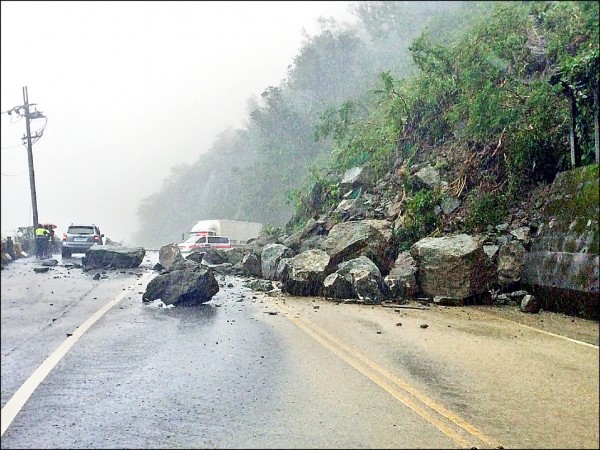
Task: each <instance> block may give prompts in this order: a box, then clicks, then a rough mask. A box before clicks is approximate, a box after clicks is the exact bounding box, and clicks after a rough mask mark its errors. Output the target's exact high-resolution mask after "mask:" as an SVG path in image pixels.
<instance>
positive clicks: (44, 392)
mask: <svg viewBox="0 0 600 450" xmlns="http://www.w3.org/2000/svg"><path fill="white" fill-rule="evenodd" d="M55 258H56V259H57V260H58V261H59V264H58V265H57V266H56V267H53V268H51V269H50V270H49V271H48V272H46V273H35V272H34V271H33V267H34V266H38V265H39V263H37V262H36V261H35V260H34V259H32V258H28V259H22V260H18V261H16V262H14V263H12V264H11V265H9V266H8V268H7V269H5V270H3V271H2V274H1V276H2V283H1V288H2V311H1V312H2V327H1V331H2V339H1V350H2V366H1V370H2V373H1V375H2V376H1V391H2V392H1V400H2V438H1V447H2V448H472V447H477V448H496V447H504V448H598V445H599V444H598V439H599V437H598V436H599V434H598V417H599V415H598V323H597V322H590V321H584V320H580V319H573V318H569V317H565V316H560V315H554V314H549V313H542V314H540V315H525V314H523V313H519V312H518V311H515V310H514V309H512V310H497V309H494V310H491V309H489V308H488V309H485V308H475V307H468V308H445V307H431V308H425V309H417V308H419V306H418V305H408V306H411V307H410V308H406V307H403V308H400V307H387V308H386V307H382V306H365V305H352V304H337V303H334V302H330V301H325V300H324V299H322V298H302V297H289V296H280V295H276V296H268V295H266V294H264V293H260V292H255V291H251V290H250V289H249V288H247V287H245V286H244V280H242V279H239V278H235V277H230V276H227V277H223V276H220V275H218V276H217V279H218V280H219V283H220V291H219V293H218V294H217V295H215V297H214V298H213V299H212V300H211V301H210V302H208V303H206V304H204V305H200V306H197V307H172V308H167V307H161V306H160V303H159V302H155V303H153V304H149V305H148V304H143V303H142V301H141V297H142V293H143V292H144V290H145V285H146V284H147V282H148V281H149V280H150V279H151V277H152V276H154V275H155V273H154V272H153V271H152V269H151V268H152V266H153V265H154V263H155V262H156V260H157V254H156V252H148V254H147V257H146V258H145V260H144V262H143V263H142V265H141V266H140V268H137V269H127V270H121V271H120V270H116V271H115V270H110V271H105V272H103V271H97V270H92V271H88V272H84V271H83V270H82V269H81V268H77V267H72V268H69V267H68V266H67V265H65V264H66V263H72V262H79V260H80V258H79V259H78V258H73V259H69V260H65V262H64V263H63V262H62V261H61V258H60V256H55ZM97 273H99V274H100V279H98V280H94V279H93V277H94V275H96V274H97Z"/></svg>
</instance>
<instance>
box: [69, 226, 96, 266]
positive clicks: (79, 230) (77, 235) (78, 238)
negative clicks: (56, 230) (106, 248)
mask: <svg viewBox="0 0 600 450" xmlns="http://www.w3.org/2000/svg"><path fill="white" fill-rule="evenodd" d="M103 237H104V235H103V234H102V233H100V228H98V227H97V226H96V225H94V224H91V225H73V224H71V225H70V226H69V228H68V229H67V232H66V233H63V239H62V256H63V258H69V257H71V254H73V253H85V251H86V250H88V249H89V248H91V247H92V246H94V245H102V238H103Z"/></svg>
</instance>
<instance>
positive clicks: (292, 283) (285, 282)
mask: <svg viewBox="0 0 600 450" xmlns="http://www.w3.org/2000/svg"><path fill="white" fill-rule="evenodd" d="M330 260H331V258H330V257H329V255H328V254H327V253H326V252H325V251H323V250H319V249H313V250H307V251H305V252H302V253H299V254H297V255H296V256H294V257H293V258H289V259H285V264H284V266H283V267H284V268H283V273H282V280H281V281H282V287H281V290H282V291H283V292H287V293H288V294H292V295H302V296H303V295H322V292H323V281H324V280H325V277H326V276H327V275H329V273H328V272H327V269H328V267H330Z"/></svg>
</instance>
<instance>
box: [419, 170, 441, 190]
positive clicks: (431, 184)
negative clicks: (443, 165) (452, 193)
mask: <svg viewBox="0 0 600 450" xmlns="http://www.w3.org/2000/svg"><path fill="white" fill-rule="evenodd" d="M414 177H415V181H417V183H418V184H419V185H421V186H423V187H426V188H429V189H438V188H439V187H440V183H441V179H440V174H439V172H438V171H437V170H435V169H434V168H433V167H431V166H430V165H426V166H425V167H423V168H422V169H421V170H419V171H418V172H417V173H415V174H414Z"/></svg>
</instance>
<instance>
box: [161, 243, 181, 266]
mask: <svg viewBox="0 0 600 450" xmlns="http://www.w3.org/2000/svg"><path fill="white" fill-rule="evenodd" d="M182 259H183V256H181V251H180V250H179V247H178V246H177V244H167V245H163V246H162V247H161V248H160V250H159V251H158V262H159V263H160V265H161V266H163V267H164V268H165V269H169V268H171V266H172V265H173V264H175V263H176V262H177V261H180V260H182Z"/></svg>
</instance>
